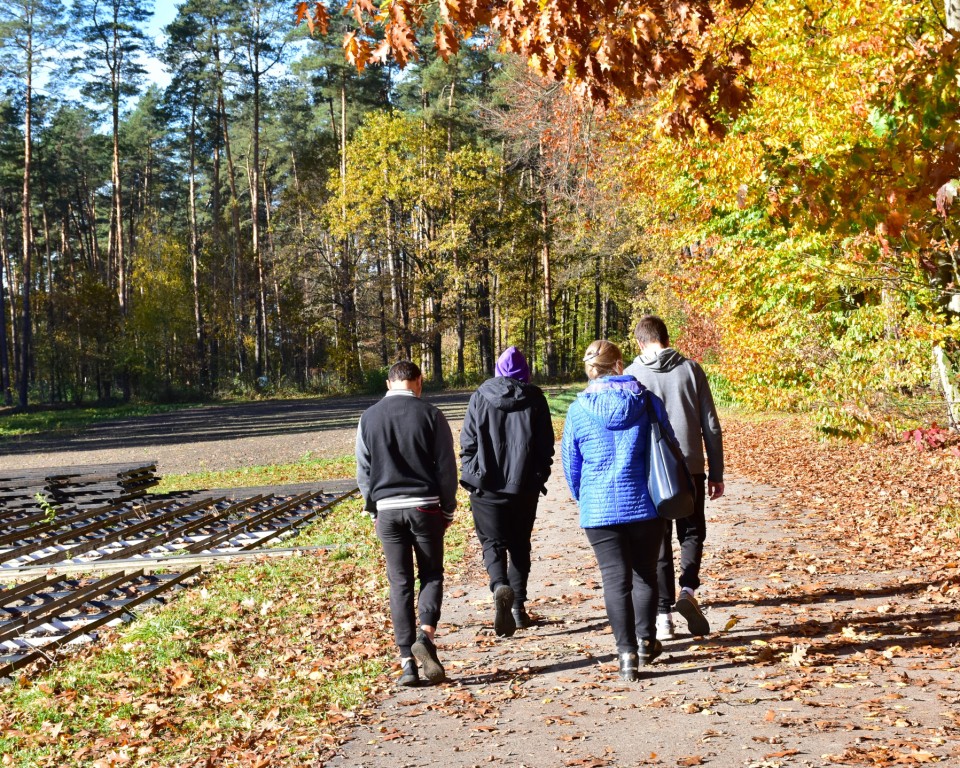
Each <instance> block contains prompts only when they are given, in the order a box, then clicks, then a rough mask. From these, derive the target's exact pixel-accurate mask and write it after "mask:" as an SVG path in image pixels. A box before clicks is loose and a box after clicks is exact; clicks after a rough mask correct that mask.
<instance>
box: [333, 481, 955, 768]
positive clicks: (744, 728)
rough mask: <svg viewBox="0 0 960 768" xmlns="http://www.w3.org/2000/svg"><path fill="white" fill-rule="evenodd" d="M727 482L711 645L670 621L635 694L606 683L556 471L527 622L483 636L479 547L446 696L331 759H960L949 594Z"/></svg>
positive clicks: (723, 763) (718, 530)
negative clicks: (659, 652)
mask: <svg viewBox="0 0 960 768" xmlns="http://www.w3.org/2000/svg"><path fill="white" fill-rule="evenodd" d="M728 480H729V481H728V484H727V495H726V496H725V497H724V498H722V499H721V500H719V501H717V502H713V503H708V504H709V505H708V510H707V518H708V526H709V534H708V541H707V546H706V553H705V560H704V588H703V589H702V590H701V599H702V603H703V604H704V607H705V610H706V613H707V616H708V618H709V620H710V623H711V627H712V629H713V634H711V635H710V636H708V637H706V638H700V639H695V638H692V637H690V636H689V635H688V634H687V633H686V631H685V630H686V628H685V626H684V622H683V620H682V619H680V621H679V627H678V628H679V629H680V632H679V633H678V637H677V639H675V640H672V641H669V642H667V643H665V652H664V654H663V656H662V657H661V658H660V659H658V660H657V661H656V662H655V663H654V665H652V666H651V667H648V668H647V669H646V670H645V671H644V670H641V672H642V678H641V681H640V682H638V683H633V684H626V683H622V682H620V681H619V680H618V679H617V673H616V658H615V655H614V647H613V639H612V635H611V634H610V633H609V628H608V625H607V622H606V618H605V613H604V608H603V600H602V591H601V587H600V583H599V581H600V578H599V572H598V569H597V566H596V562H595V560H594V557H593V554H592V551H591V549H590V547H589V545H588V543H587V541H586V539H585V537H584V535H583V533H582V531H581V530H580V529H579V527H578V525H577V509H576V505H575V503H574V502H573V501H571V500H570V499H569V494H568V492H567V491H566V488H565V487H564V485H563V480H562V476H560V477H558V476H557V474H555V475H554V477H553V478H552V479H551V482H550V484H549V495H548V496H547V497H545V498H543V499H542V500H541V504H540V512H539V516H538V522H537V528H536V531H535V533H534V566H533V572H532V575H531V590H530V592H531V602H530V603H529V609H530V612H531V614H533V615H534V617H535V618H536V619H537V621H536V624H535V626H533V627H531V628H530V629H527V630H520V631H518V632H517V634H516V635H514V636H513V637H512V638H497V637H496V636H495V635H494V634H493V630H492V617H493V611H492V606H491V601H490V594H489V590H488V587H487V585H486V580H485V574H484V573H483V569H482V565H481V564H480V562H479V554H478V552H476V551H474V552H473V553H472V555H471V556H469V558H468V565H467V568H466V570H465V572H464V573H461V574H457V575H453V576H452V577H451V578H449V579H448V583H447V587H446V595H445V606H444V616H443V619H442V621H441V627H440V630H439V634H438V647H439V652H440V655H441V659H442V661H443V662H444V664H445V666H446V669H447V674H448V677H449V682H448V683H445V684H442V685H440V686H422V687H419V688H415V689H399V688H398V689H397V690H396V691H395V692H394V693H392V694H390V695H388V697H387V698H386V699H385V700H383V701H382V702H381V703H380V704H379V705H378V706H376V707H375V708H371V711H369V712H363V713H359V714H360V720H361V721H362V724H360V725H358V726H357V728H356V730H355V732H354V733H353V739H352V740H351V741H348V742H347V743H346V744H344V745H343V746H342V747H341V749H340V752H339V754H338V756H336V757H334V758H332V759H331V760H330V761H329V762H328V763H327V765H329V766H331V767H332V766H338V767H339V766H350V767H351V768H405V767H406V766H410V767H411V768H414V767H416V768H421V767H422V766H435V765H444V766H456V767H458V768H459V767H464V768H466V767H468V766H483V765H488V764H501V765H510V766H515V767H517V768H520V767H523V766H526V767H527V768H557V767H558V766H586V767H592V768H600V767H601V766H617V767H620V768H626V767H632V766H644V765H658V766H693V765H713V766H720V767H722V768H732V767H733V766H748V767H750V768H779V767H781V766H784V767H785V766H794V765H796V766H800V765H803V766H825V765H834V764H843V765H871V766H892V765H897V766H900V765H914V764H922V763H928V762H940V763H941V764H949V765H958V764H960V706H958V704H960V677H958V676H957V674H956V673H957V670H958V663H960V655H958V647H957V637H958V635H957V630H958V629H960V624H958V621H960V615H958V608H957V600H956V593H957V581H956V580H955V579H954V580H953V581H944V582H932V581H928V578H930V575H929V574H927V573H925V572H924V571H923V569H922V568H921V569H918V570H917V571H912V570H910V568H909V566H910V565H911V563H910V558H909V555H908V553H906V552H905V553H903V556H902V557H900V558H896V559H894V560H893V561H891V559H890V558H889V556H888V555H886V554H882V553H878V552H874V551H873V550H872V549H871V548H870V547H869V546H866V545H865V543H864V541H862V540H860V539H859V537H858V536H857V534H856V532H855V531H852V530H851V529H850V528H848V527H845V525H844V523H843V521H842V520H838V519H836V518H830V517H829V515H825V514H824V513H823V512H816V513H814V512H802V513H797V512H796V511H792V512H787V511H786V510H787V509H788V508H789V507H790V506H793V504H791V503H785V502H786V501H787V497H788V496H791V497H792V496H795V494H796V493H797V492H796V491H795V490H789V491H788V490H783V489H777V488H773V487H771V486H768V485H761V484H758V483H754V482H751V481H748V480H745V479H743V478H738V477H733V478H730V479H728ZM791 501H792V500H791ZM461 513H462V512H461ZM904 566H907V567H904ZM678 618H679V617H678ZM355 714H356V713H347V715H346V716H347V717H351V716H354V715H355ZM334 716H335V717H338V718H340V716H338V715H336V713H334Z"/></svg>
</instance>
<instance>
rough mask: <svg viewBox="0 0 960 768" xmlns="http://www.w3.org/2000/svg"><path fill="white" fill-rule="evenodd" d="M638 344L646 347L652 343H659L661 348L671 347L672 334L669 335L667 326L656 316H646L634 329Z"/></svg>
mask: <svg viewBox="0 0 960 768" xmlns="http://www.w3.org/2000/svg"><path fill="white" fill-rule="evenodd" d="M633 335H634V336H635V337H636V339H637V344H639V345H640V346H641V347H645V346H646V345H647V344H650V343H651V342H654V341H655V342H657V343H658V344H659V345H660V346H661V347H669V346H670V334H669V333H667V324H666V323H665V322H663V320H661V319H660V318H659V317H657V316H656V315H644V316H643V317H641V318H640V322H639V323H637V327H636V328H634V329H633Z"/></svg>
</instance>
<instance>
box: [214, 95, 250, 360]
mask: <svg viewBox="0 0 960 768" xmlns="http://www.w3.org/2000/svg"><path fill="white" fill-rule="evenodd" d="M217 108H218V109H219V112H220V122H221V125H222V127H223V150H224V152H226V155H227V177H228V178H229V180H230V219H231V222H232V224H233V238H232V243H231V261H230V278H231V281H230V282H231V296H230V304H231V307H232V310H233V317H232V318H231V320H232V321H233V336H234V342H235V345H236V353H237V367H238V372H239V373H240V374H243V372H244V370H245V369H246V367H247V366H246V353H245V351H244V348H243V330H242V327H243V326H242V322H241V317H240V315H241V306H240V302H241V293H242V291H241V284H242V281H243V275H242V265H241V264H240V243H241V238H240V199H239V197H238V195H237V169H236V166H235V165H234V162H233V152H232V151H231V149H230V130H229V126H228V125H227V110H226V105H225V102H224V98H223V92H222V91H220V92H219V93H218V94H217Z"/></svg>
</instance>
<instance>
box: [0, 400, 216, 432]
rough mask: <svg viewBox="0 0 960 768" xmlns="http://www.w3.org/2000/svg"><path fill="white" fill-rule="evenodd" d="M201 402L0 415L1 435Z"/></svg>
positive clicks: (72, 427) (65, 428)
mask: <svg viewBox="0 0 960 768" xmlns="http://www.w3.org/2000/svg"><path fill="white" fill-rule="evenodd" d="M199 407H201V405H200V404H199V403H168V404H156V403H139V404H126V405H111V406H100V407H89V408H63V409H59V408H57V409H51V410H38V411H28V412H27V413H12V412H8V413H7V414H6V415H0V438H5V437H21V436H23V435H38V434H42V433H45V432H74V431H77V430H79V429H82V428H83V427H86V426H89V425H90V424H95V423H97V422H101V421H112V420H116V419H126V418H131V417H137V416H152V415H153V414H156V413H168V412H170V411H180V410H183V409H185V408H199Z"/></svg>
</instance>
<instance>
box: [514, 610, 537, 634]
mask: <svg viewBox="0 0 960 768" xmlns="http://www.w3.org/2000/svg"><path fill="white" fill-rule="evenodd" d="M512 613H513V620H514V621H515V622H516V624H517V629H526V628H527V627H529V626H530V625H531V624H533V622H532V621H530V615H529V614H528V613H527V609H526V608H524V607H523V606H522V605H515V606H514V607H513V611H512Z"/></svg>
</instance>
